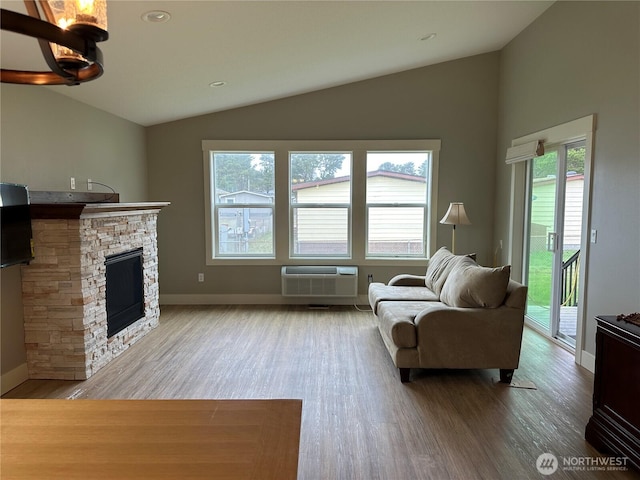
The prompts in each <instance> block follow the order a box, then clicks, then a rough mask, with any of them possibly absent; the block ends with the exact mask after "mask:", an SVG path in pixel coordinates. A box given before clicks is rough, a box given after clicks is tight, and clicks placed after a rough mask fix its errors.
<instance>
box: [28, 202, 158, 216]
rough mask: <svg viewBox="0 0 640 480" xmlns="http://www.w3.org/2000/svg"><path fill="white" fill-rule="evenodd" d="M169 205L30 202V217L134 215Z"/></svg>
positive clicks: (154, 211)
mask: <svg viewBox="0 0 640 480" xmlns="http://www.w3.org/2000/svg"><path fill="white" fill-rule="evenodd" d="M167 205H170V202H138V203H80V202H68V203H62V202H54V203H32V204H31V218H33V219H43V218H59V219H74V218H95V217H104V216H113V215H114V214H118V215H136V214H140V213H157V212H159V211H160V209H162V208H164V207H166V206H167Z"/></svg>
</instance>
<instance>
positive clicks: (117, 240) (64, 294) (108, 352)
mask: <svg viewBox="0 0 640 480" xmlns="http://www.w3.org/2000/svg"><path fill="white" fill-rule="evenodd" d="M158 211H159V210H158ZM158 211H151V212H135V211H134V212H110V213H99V214H95V215H90V214H89V215H85V214H82V215H81V216H80V218H76V219H34V220H32V227H33V237H34V253H35V259H34V260H33V261H32V262H31V263H30V264H29V265H28V266H24V267H23V268H22V296H23V304H24V321H25V344H26V350H27V365H28V368H29V378H34V379H62V380H84V379H87V378H89V377H90V376H91V375H93V374H94V373H95V372H97V371H98V370H99V369H100V368H102V367H103V366H105V365H106V364H107V363H109V361H111V360H112V359H114V358H115V357H117V356H118V355H119V354H120V353H122V352H123V351H124V350H126V349H127V348H129V347H130V346H131V345H133V344H134V343H135V342H136V341H138V340H139V339H140V338H142V337H143V336H144V335H146V334H147V333H148V332H149V331H150V330H152V329H153V328H155V327H156V326H157V325H158V321H159V317H160V308H159V302H158V297H159V288H158V260H157V259H158V254H157V240H156V223H157V217H158ZM140 247H142V249H143V274H144V277H143V278H144V301H145V316H144V317H143V318H141V319H140V320H138V321H136V322H135V323H133V324H132V325H130V326H129V327H127V328H125V329H124V330H122V331H121V332H119V333H117V334H116V335H114V336H112V337H111V338H109V339H107V311H106V296H105V291H106V266H105V264H104V262H105V257H107V256H109V255H115V254H119V253H123V252H127V251H129V250H133V249H137V248H140Z"/></svg>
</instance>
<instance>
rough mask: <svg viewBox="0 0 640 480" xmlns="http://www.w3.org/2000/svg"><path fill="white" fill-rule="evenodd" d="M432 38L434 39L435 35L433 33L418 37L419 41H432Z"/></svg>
mask: <svg viewBox="0 0 640 480" xmlns="http://www.w3.org/2000/svg"><path fill="white" fill-rule="evenodd" d="M434 38H436V34H435V33H428V34H426V35H424V36H423V37H420V41H427V40H433V39H434Z"/></svg>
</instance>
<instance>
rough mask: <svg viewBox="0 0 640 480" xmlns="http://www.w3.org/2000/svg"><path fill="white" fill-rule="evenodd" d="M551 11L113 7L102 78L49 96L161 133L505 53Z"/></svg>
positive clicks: (38, 60)
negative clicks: (150, 17)
mask: <svg viewBox="0 0 640 480" xmlns="http://www.w3.org/2000/svg"><path fill="white" fill-rule="evenodd" d="M1 3H2V7H3V8H5V9H8V10H14V11H20V12H24V11H25V9H24V5H23V3H22V2H21V1H5V0H2V2H1ZM552 3H553V2H552V1H528V0H527V1H467V2H462V1H408V2H406V1H312V0H306V1H237V0H236V1H211V0H209V1H186V0H173V1H165V2H162V1H153V0H141V1H125V0H109V2H108V17H109V26H108V30H109V40H108V41H107V42H105V43H102V44H100V48H101V50H102V52H103V54H104V59H105V73H104V75H103V76H102V77H100V78H99V79H97V80H95V81H92V82H88V83H86V84H83V85H80V86H75V87H67V86H55V87H45V88H51V89H53V90H55V91H57V92H60V93H61V94H63V95H67V96H69V97H71V98H74V99H76V100H79V101H81V102H84V103H87V104H89V105H92V106H94V107H96V108H99V109H102V110H105V111H107V112H110V113H112V114H115V115H118V116H120V117H123V118H125V119H128V120H131V121H133V122H135V123H138V124H140V125H144V126H148V125H154V124H158V123H163V122H167V121H172V120H177V119H181V118H186V117H191V116H195V115H201V114H206V113H211V112H216V111H221V110H227V109H230V108H234V107H239V106H244V105H250V104H254V103H259V102H264V101H268V100H273V99H277V98H282V97H287V96H291V95H296V94H300V93H305V92H310V91H314V90H319V89H323V88H327V87H332V86H336V85H342V84H346V83H350V82H354V81H358V80H363V79H367V78H373V77H377V76H380V75H386V74H390V73H394V72H399V71H403V70H409V69H412V68H417V67H422V66H426V65H431V64H434V63H439V62H443V61H448V60H453V59H456V58H462V57H466V56H469V55H476V54H480V53H486V52H491V51H495V50H499V49H501V48H502V47H503V46H504V45H506V44H507V43H508V42H509V41H510V40H511V39H513V38H514V37H515V36H516V35H517V34H518V33H520V32H521V31H522V30H523V29H524V28H525V27H526V26H527V25H529V24H530V23H531V22H532V21H533V20H535V18H537V17H538V16H539V15H540V14H541V13H542V12H543V11H544V10H546V9H547V8H548V7H549V6H550V5H551V4H552ZM149 10H165V11H167V12H169V13H170V14H171V16H172V18H171V20H170V21H169V22H168V23H164V24H151V23H146V22H143V21H142V20H141V15H142V14H143V13H144V12H146V11H149ZM430 33H436V34H437V35H436V37H435V38H433V39H431V40H420V39H421V38H422V37H424V36H426V35H427V34H430ZM0 41H1V43H2V45H1V63H2V67H3V68H13V69H30V70H34V69H35V70H46V66H45V64H44V60H42V56H41V54H40V50H39V47H38V44H37V41H36V40H35V39H32V38H28V37H24V36H20V35H17V34H13V33H10V32H2V37H1V39H0ZM218 80H221V81H225V82H227V83H226V85H225V86H224V87H217V88H213V87H210V86H209V84H210V83H212V82H214V81H218ZM20 88H43V87H34V86H23V87H22V86H21V87H20Z"/></svg>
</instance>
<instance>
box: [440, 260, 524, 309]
mask: <svg viewBox="0 0 640 480" xmlns="http://www.w3.org/2000/svg"><path fill="white" fill-rule="evenodd" d="M510 276H511V266H510V265H505V266H504V267H497V268H489V267H481V266H479V265H478V264H477V263H475V262H474V261H473V260H471V259H465V260H464V261H461V262H459V263H458V264H457V265H456V266H455V268H454V269H453V270H452V271H451V273H449V276H448V277H447V281H446V282H445V284H444V286H443V288H442V293H441V294H440V300H441V301H442V302H444V303H446V304H447V305H449V306H451V307H463V308H474V307H486V308H498V307H499V306H500V305H502V302H504V297H505V296H506V294H507V285H508V283H509V277H510Z"/></svg>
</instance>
